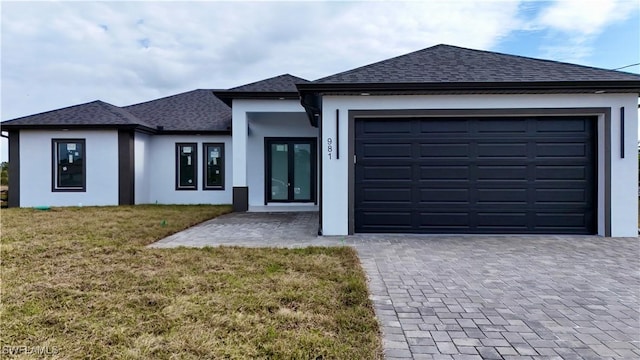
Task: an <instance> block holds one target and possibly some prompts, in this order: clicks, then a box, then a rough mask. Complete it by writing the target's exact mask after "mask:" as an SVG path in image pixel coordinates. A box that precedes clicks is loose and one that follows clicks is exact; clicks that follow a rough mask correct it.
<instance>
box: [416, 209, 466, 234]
mask: <svg viewBox="0 0 640 360" xmlns="http://www.w3.org/2000/svg"><path fill="white" fill-rule="evenodd" d="M419 221H420V227H421V228H423V229H426V228H430V229H441V230H444V229H451V228H457V229H468V228H469V213H468V212H466V211H460V212H421V213H420V214H419Z"/></svg>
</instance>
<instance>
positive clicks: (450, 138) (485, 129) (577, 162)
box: [354, 116, 596, 234]
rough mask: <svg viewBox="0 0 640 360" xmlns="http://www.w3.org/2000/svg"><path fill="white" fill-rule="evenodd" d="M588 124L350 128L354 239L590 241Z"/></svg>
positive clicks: (592, 189)
mask: <svg viewBox="0 0 640 360" xmlns="http://www.w3.org/2000/svg"><path fill="white" fill-rule="evenodd" d="M595 125H596V121H595V118H594V117H584V116H582V117H509V118H506V117H496V118H486V117H485V118H481V117H479V118H400V119H398V118H396V119H358V120H356V124H355V130H356V134H355V154H356V159H357V162H356V165H355V204H354V215H355V231H356V232H409V233H556V234H562V233H565V234H567V233H568V234H593V233H595V229H596V228H595V222H596V212H595V209H596V199H595V194H596V171H595V169H596V167H595V161H596V150H595V149H596V148H595V143H596V139H595V138H596V131H595Z"/></svg>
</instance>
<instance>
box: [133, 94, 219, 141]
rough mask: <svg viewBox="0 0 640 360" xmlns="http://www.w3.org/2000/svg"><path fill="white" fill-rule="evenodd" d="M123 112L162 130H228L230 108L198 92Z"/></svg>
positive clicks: (136, 106) (216, 99)
mask: <svg viewBox="0 0 640 360" xmlns="http://www.w3.org/2000/svg"><path fill="white" fill-rule="evenodd" d="M124 109H126V110H127V111H129V112H130V113H132V114H134V115H135V116H137V117H138V118H140V119H142V120H143V121H145V122H147V123H149V124H152V125H153V126H154V127H157V126H162V127H163V128H164V130H165V131H224V132H226V131H230V129H231V108H230V107H229V106H227V105H226V104H225V103H223V102H222V101H221V100H220V99H218V98H217V97H216V96H215V95H213V90H204V89H198V90H193V91H189V92H185V93H181V94H177V95H173V96H168V97H164V98H161V99H157V100H152V101H147V102H144V103H140V104H134V105H129V106H125V107H124Z"/></svg>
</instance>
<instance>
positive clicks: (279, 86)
mask: <svg viewBox="0 0 640 360" xmlns="http://www.w3.org/2000/svg"><path fill="white" fill-rule="evenodd" d="M308 82H309V80H305V79H303V78H299V77H297V76H293V75H291V74H282V75H278V76H274V77H272V78H268V79H264V80H260V81H256V82H253V83H250V84H246V85H242V86H237V87H234V88H231V89H229V90H227V91H230V92H294V93H297V92H298V89H297V88H296V84H304V83H308Z"/></svg>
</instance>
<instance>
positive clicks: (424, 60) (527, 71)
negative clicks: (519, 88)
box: [312, 45, 640, 84]
mask: <svg viewBox="0 0 640 360" xmlns="http://www.w3.org/2000/svg"><path fill="white" fill-rule="evenodd" d="M627 80H630V81H638V80H640V75H636V74H630V73H625V72H620V71H613V70H604V69H598V68H592V67H588V66H582V65H574V64H567V63H561V62H558V61H551V60H540V59H534V58H527V57H522V56H516V55H507V54H500V53H495V52H490V51H482V50H472V49H466V48H461V47H457V46H451V45H436V46H433V47H429V48H426V49H423V50H418V51H415V52H412V53H409V54H406V55H402V56H398V57H394V58H391V59H388V60H383V61H380V62H376V63H373V64H369V65H366V66H362V67H359V68H356V69H353V70H348V71H345V72H341V73H338V74H335V75H331V76H327V77H324V78H321V79H318V80H315V81H313V82H312V83H314V84H366V83H515V82H573V81H627Z"/></svg>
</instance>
